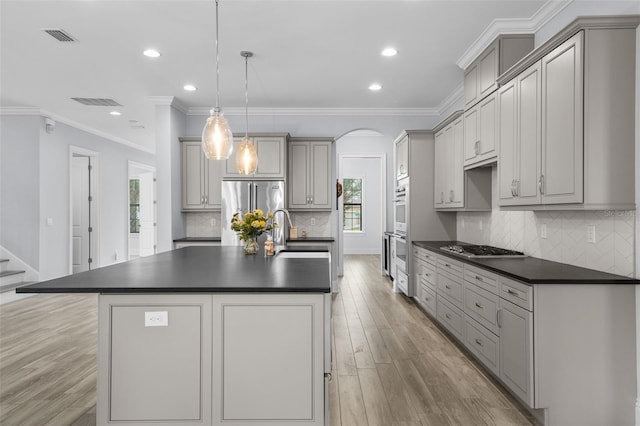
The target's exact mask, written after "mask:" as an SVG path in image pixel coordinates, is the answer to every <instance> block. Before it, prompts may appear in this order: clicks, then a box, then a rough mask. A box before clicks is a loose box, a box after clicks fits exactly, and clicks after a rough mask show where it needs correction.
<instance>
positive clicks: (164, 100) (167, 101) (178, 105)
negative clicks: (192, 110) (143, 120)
mask: <svg viewBox="0 0 640 426" xmlns="http://www.w3.org/2000/svg"><path fill="white" fill-rule="evenodd" d="M147 99H148V100H149V102H151V103H152V104H154V105H166V106H172V107H173V108H175V109H177V110H178V111H180V112H181V113H183V114H185V115H186V114H187V113H188V112H189V108H188V107H187V106H186V105H185V104H184V103H182V102H181V101H180V100H179V99H178V98H176V97H175V96H149V97H147Z"/></svg>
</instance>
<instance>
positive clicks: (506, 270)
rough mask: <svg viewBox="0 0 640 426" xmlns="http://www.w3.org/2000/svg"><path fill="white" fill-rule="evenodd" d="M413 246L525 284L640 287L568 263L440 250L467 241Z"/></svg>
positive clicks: (635, 280)
mask: <svg viewBox="0 0 640 426" xmlns="http://www.w3.org/2000/svg"><path fill="white" fill-rule="evenodd" d="M413 244H414V245H416V246H418V247H422V248H425V249H427V250H431V251H433V252H435V253H437V254H439V255H441V256H446V257H449V258H452V259H456V260H459V261H461V262H464V263H468V264H471V265H475V266H478V267H480V268H484V269H487V270H489V271H491V272H495V273H497V274H500V275H504V276H506V277H509V278H513V279H516V280H518V281H522V282H524V283H526V284H640V280H637V279H634V278H629V277H625V276H622V275H615V274H609V273H607V272H602V271H596V270H593V269H587V268H581V267H579V266H573V265H568V264H566V263H559V262H552V261H550V260H544V259H539V258H537V257H530V256H527V257H524V258H499V257H494V258H466V257H463V256H458V255H456V254H453V253H448V252H445V251H443V250H440V247H442V246H447V245H451V244H458V245H465V244H470V243H465V242H463V241H413Z"/></svg>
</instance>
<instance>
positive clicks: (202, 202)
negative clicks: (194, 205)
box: [200, 195, 204, 204]
mask: <svg viewBox="0 0 640 426" xmlns="http://www.w3.org/2000/svg"><path fill="white" fill-rule="evenodd" d="M200 204H204V195H201V196H200Z"/></svg>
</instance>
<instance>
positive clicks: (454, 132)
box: [434, 114, 464, 209]
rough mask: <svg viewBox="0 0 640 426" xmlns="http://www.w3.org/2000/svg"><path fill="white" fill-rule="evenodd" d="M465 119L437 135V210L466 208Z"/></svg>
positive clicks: (435, 168)
mask: <svg viewBox="0 0 640 426" xmlns="http://www.w3.org/2000/svg"><path fill="white" fill-rule="evenodd" d="M463 131H464V130H463V117H462V115H460V114H458V116H457V117H456V118H455V119H454V121H453V122H451V123H449V124H448V125H447V126H445V128H444V129H442V130H440V131H439V132H437V133H436V135H435V166H434V183H435V187H434V204H435V208H437V209H440V208H459V207H464V198H463V192H464V186H463V175H464V170H463V168H462V144H463V137H464V134H463Z"/></svg>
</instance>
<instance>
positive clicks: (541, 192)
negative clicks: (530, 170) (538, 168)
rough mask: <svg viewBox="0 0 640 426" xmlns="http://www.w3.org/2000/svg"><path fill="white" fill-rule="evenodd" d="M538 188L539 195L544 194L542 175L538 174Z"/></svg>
mask: <svg viewBox="0 0 640 426" xmlns="http://www.w3.org/2000/svg"><path fill="white" fill-rule="evenodd" d="M538 190H540V195H544V175H540V179H538Z"/></svg>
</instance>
